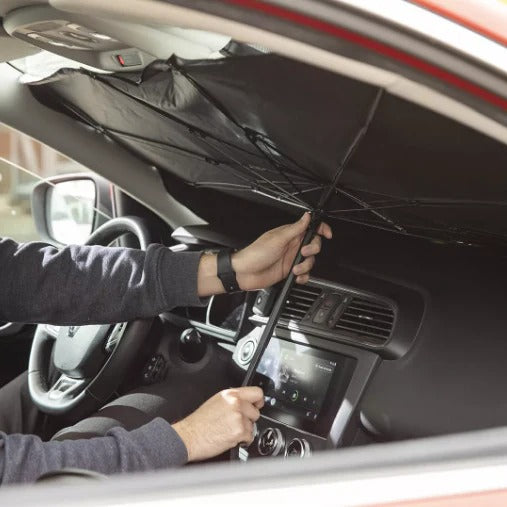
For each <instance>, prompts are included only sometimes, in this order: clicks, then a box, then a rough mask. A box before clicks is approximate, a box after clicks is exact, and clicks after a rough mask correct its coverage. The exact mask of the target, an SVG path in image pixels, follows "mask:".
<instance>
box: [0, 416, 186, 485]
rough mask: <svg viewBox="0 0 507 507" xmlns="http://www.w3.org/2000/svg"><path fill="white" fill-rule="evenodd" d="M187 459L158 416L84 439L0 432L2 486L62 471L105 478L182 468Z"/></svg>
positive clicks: (177, 440) (180, 443) (181, 443)
mask: <svg viewBox="0 0 507 507" xmlns="http://www.w3.org/2000/svg"><path fill="white" fill-rule="evenodd" d="M187 458H188V456H187V450H186V448H185V445H184V444H183V442H182V441H181V439H180V438H179V436H178V434H177V433H176V432H175V431H174V429H173V428H172V427H171V426H170V425H169V424H168V423H167V422H166V421H164V420H163V419H159V418H157V419H154V420H153V421H151V422H149V423H148V424H146V425H144V426H141V427H140V428H138V429H136V430H133V431H130V432H128V431H125V430H124V429H122V428H114V429H112V430H110V431H109V432H108V433H107V434H106V436H104V437H97V438H92V439H89V440H66V441H62V442H42V440H41V439H40V438H38V437H36V436H34V435H5V434H3V433H0V477H1V478H2V484H9V483H19V482H33V481H35V480H36V479H37V478H38V477H40V476H41V475H42V474H45V473H47V472H52V471H56V470H62V469H64V468H81V469H86V470H93V471H95V472H99V473H104V474H115V473H121V472H135V471H143V470H154V469H158V468H166V467H170V466H179V465H183V464H185V463H186V461H187Z"/></svg>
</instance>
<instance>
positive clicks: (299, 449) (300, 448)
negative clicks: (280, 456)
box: [285, 438, 312, 458]
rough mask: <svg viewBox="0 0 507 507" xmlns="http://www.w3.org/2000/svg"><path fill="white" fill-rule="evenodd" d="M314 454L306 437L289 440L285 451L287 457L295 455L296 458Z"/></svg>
mask: <svg viewBox="0 0 507 507" xmlns="http://www.w3.org/2000/svg"><path fill="white" fill-rule="evenodd" d="M311 454H312V449H311V447H310V444H309V442H308V441H307V440H305V439H304V438H294V439H292V440H291V441H290V442H289V445H288V446H287V449H286V451H285V456H286V457H287V458H290V457H295V458H307V457H308V456H310V455H311Z"/></svg>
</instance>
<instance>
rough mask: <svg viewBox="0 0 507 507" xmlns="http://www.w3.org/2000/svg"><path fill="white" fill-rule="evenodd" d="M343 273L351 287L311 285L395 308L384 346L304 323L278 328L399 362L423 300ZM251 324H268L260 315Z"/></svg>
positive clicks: (316, 282)
mask: <svg viewBox="0 0 507 507" xmlns="http://www.w3.org/2000/svg"><path fill="white" fill-rule="evenodd" d="M344 273H347V274H348V275H349V279H348V280H347V281H348V282H352V283H346V284H345V283H335V282H331V281H328V280H323V279H319V278H310V281H309V282H308V285H309V286H313V287H319V288H323V289H328V290H329V289H330V290H336V291H339V292H345V293H349V294H351V295H353V296H354V295H355V296H361V297H365V298H368V299H373V300H378V301H381V302H384V303H386V304H388V305H389V306H390V307H392V308H393V310H394V313H395V319H394V325H393V331H392V333H391V337H390V339H389V340H388V341H387V342H386V343H385V344H382V345H377V344H373V343H368V342H367V341H366V340H359V339H358V338H355V337H352V336H348V335H347V334H345V333H343V332H341V331H339V330H337V329H326V328H325V327H323V326H315V325H313V324H311V323H309V322H305V321H299V322H296V321H291V320H287V319H284V318H281V319H280V321H279V327H284V328H286V329H289V330H291V331H301V332H305V333H308V334H311V335H314V336H319V337H322V338H325V339H327V340H332V341H339V342H343V343H346V344H350V345H353V346H355V347H360V348H363V349H367V350H372V351H375V352H376V353H378V354H380V355H381V356H382V357H384V358H386V359H397V358H399V357H401V356H403V355H404V354H405V353H406V352H407V351H408V349H409V348H410V347H411V345H412V344H413V342H414V340H415V338H416V336H417V334H418V331H419V327H420V324H421V322H422V318H423V315H424V311H425V306H426V305H425V298H424V296H423V295H422V294H420V293H419V292H418V291H416V290H415V289H413V288H409V287H405V286H402V285H398V284H395V283H393V282H389V281H386V280H381V279H378V278H372V277H370V276H365V275H363V274H362V273H356V272H353V271H348V270H345V271H344ZM339 278H340V279H341V280H342V279H343V278H344V274H342V273H340V277H339ZM357 286H360V287H365V288H364V289H357V288H355V287H357ZM386 294H388V296H386ZM251 320H252V321H253V322H255V323H257V324H261V325H262V324H265V322H266V318H265V317H262V316H258V315H254V316H253V317H251Z"/></svg>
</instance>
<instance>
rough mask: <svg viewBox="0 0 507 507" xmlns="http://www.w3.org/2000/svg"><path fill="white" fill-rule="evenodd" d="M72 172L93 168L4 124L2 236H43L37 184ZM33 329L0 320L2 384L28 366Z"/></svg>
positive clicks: (0, 146)
mask: <svg viewBox="0 0 507 507" xmlns="http://www.w3.org/2000/svg"><path fill="white" fill-rule="evenodd" d="M69 173H73V174H75V173H84V174H90V171H88V170H87V169H86V168H85V167H83V166H82V165H80V164H78V163H76V162H74V161H72V160H70V159H68V158H66V157H64V156H62V155H61V154H60V153H58V152H57V151H55V150H53V149H51V148H49V147H48V146H45V145H43V144H41V143H39V142H37V141H35V140H34V139H31V138H30V137H28V136H25V135H23V134H21V133H19V132H17V131H15V130H12V129H10V128H8V127H6V126H3V125H1V124H0V238H2V237H8V238H12V239H14V240H15V241H17V242H19V243H22V242H27V241H40V240H42V238H41V237H40V236H39V233H38V232H37V229H36V227H35V221H34V217H33V215H32V208H31V196H32V191H33V188H34V187H35V186H36V185H37V184H38V183H39V182H40V181H42V180H44V179H46V178H49V177H54V176H61V175H65V174H69ZM0 290H1V282H0ZM33 329H34V326H33V325H25V324H23V323H11V322H0V386H1V385H4V384H5V383H7V382H8V381H10V380H11V379H12V378H14V377H15V376H16V375H18V374H19V373H21V372H22V371H23V370H24V369H25V368H26V365H27V361H28V354H29V351H30V345H31V341H32V336H33Z"/></svg>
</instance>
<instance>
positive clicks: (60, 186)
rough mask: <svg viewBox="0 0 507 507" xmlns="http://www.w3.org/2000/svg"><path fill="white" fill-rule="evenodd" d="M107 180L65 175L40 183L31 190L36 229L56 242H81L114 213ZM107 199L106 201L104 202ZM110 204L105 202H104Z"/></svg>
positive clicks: (59, 243)
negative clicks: (101, 180)
mask: <svg viewBox="0 0 507 507" xmlns="http://www.w3.org/2000/svg"><path fill="white" fill-rule="evenodd" d="M104 187H106V188H107V184H105V183H104V182H99V181H98V180H97V179H96V178H93V177H90V176H88V175H82V174H79V175H65V176H58V177H55V178H49V179H48V180H45V181H43V182H41V183H39V184H38V185H37V186H36V187H35V188H34V190H33V194H32V214H33V217H34V221H35V226H36V228H37V232H38V233H39V234H40V236H41V237H42V238H43V239H44V240H46V241H49V242H50V243H53V244H56V245H70V244H74V245H82V244H83V243H85V242H86V240H87V239H88V237H89V236H90V234H91V233H92V232H93V231H94V230H95V229H96V228H97V227H98V226H99V225H101V224H102V223H104V222H105V221H106V220H107V219H108V218H110V217H111V206H110V204H111V202H110V197H109V191H108V190H109V189H108V188H107V190H106V188H104ZM104 201H106V202H104ZM106 203H107V204H109V206H104V204H106Z"/></svg>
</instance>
